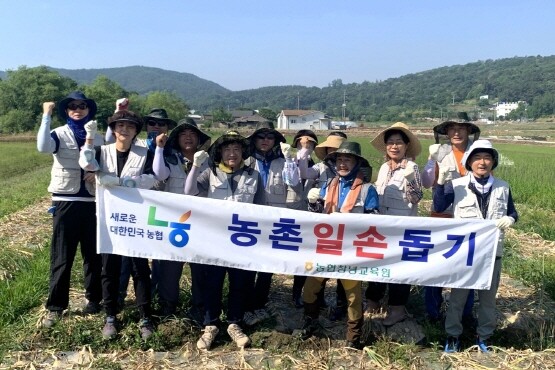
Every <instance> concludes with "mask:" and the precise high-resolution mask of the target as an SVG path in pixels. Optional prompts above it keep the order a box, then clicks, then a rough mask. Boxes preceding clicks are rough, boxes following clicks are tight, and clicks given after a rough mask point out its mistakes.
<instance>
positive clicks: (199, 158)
mask: <svg viewBox="0 0 555 370" xmlns="http://www.w3.org/2000/svg"><path fill="white" fill-rule="evenodd" d="M207 159H208V153H206V152H205V151H204V150H199V151H198V152H196V153H195V155H194V156H193V166H195V167H200V166H202V164H203V163H204V162H205V161H206V160H207Z"/></svg>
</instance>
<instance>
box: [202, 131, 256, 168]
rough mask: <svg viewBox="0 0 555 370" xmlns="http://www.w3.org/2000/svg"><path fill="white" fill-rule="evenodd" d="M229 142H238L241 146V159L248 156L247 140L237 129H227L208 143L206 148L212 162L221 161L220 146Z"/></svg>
mask: <svg viewBox="0 0 555 370" xmlns="http://www.w3.org/2000/svg"><path fill="white" fill-rule="evenodd" d="M229 143H239V144H241V146H242V147H243V153H242V156H243V160H245V159H247V158H248V157H250V151H249V140H248V139H247V138H246V137H244V136H242V135H241V134H239V133H238V132H237V131H234V130H231V131H227V132H226V133H225V134H223V135H222V136H220V137H219V138H217V139H216V141H214V142H213V143H212V145H210V148H208V155H209V157H210V159H211V160H212V162H213V163H220V162H221V161H222V151H221V148H222V146H223V145H224V144H229Z"/></svg>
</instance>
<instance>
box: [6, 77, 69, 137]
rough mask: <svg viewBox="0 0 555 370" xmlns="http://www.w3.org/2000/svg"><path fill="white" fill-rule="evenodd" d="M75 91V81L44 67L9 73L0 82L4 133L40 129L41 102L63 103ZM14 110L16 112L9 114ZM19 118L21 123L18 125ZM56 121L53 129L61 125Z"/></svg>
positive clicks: (55, 119)
mask: <svg viewBox="0 0 555 370" xmlns="http://www.w3.org/2000/svg"><path fill="white" fill-rule="evenodd" d="M75 89H77V83H76V82H75V81H73V80H72V79H70V78H67V77H63V76H61V75H60V74H59V73H57V72H54V71H51V70H49V69H48V68H47V67H45V66H41V67H35V68H27V67H26V66H22V67H19V68H18V69H17V70H16V71H8V72H7V78H6V79H5V80H3V81H0V112H1V114H2V116H0V118H1V120H2V122H3V128H2V130H3V132H4V133H6V132H23V131H27V130H31V129H33V128H34V127H37V126H38V125H39V124H40V118H41V116H42V103H43V102H45V101H56V102H57V101H60V100H61V99H62V98H63V97H64V96H66V95H67V94H69V93H70V92H71V91H73V90H75ZM13 110H15V111H17V112H13V113H10V112H11V111H13ZM16 118H17V119H18V120H20V121H19V122H15V121H14V120H15V119H16ZM53 119H54V122H55V123H54V125H53V126H56V123H57V124H59V123H60V122H59V121H57V118H56V117H53ZM5 130H10V131H5Z"/></svg>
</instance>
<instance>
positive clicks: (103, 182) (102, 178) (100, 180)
mask: <svg viewBox="0 0 555 370" xmlns="http://www.w3.org/2000/svg"><path fill="white" fill-rule="evenodd" d="M96 183H97V185H100V186H104V187H105V188H110V187H112V186H118V185H119V177H117V176H112V175H98V176H97V177H96Z"/></svg>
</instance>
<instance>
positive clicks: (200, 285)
mask: <svg viewBox="0 0 555 370" xmlns="http://www.w3.org/2000/svg"><path fill="white" fill-rule="evenodd" d="M189 267H190V268H191V309H192V311H193V312H194V313H202V312H204V298H203V296H202V292H204V291H205V290H206V289H205V283H206V275H205V274H206V271H205V269H204V268H203V265H201V264H199V263H189Z"/></svg>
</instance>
